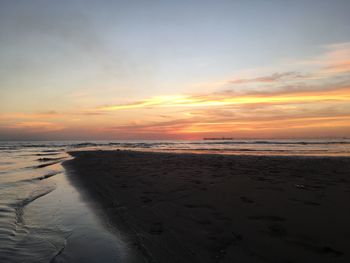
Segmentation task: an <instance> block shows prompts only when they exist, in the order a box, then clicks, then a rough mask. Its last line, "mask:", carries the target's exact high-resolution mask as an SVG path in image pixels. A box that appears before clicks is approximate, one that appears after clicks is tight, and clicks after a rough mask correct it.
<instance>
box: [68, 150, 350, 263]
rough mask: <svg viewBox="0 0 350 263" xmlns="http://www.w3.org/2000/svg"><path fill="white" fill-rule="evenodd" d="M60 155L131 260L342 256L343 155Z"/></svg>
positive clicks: (345, 240)
mask: <svg viewBox="0 0 350 263" xmlns="http://www.w3.org/2000/svg"><path fill="white" fill-rule="evenodd" d="M70 154H71V155H72V156H74V157H75V159H73V160H70V161H67V162H65V164H64V165H65V167H66V168H67V169H68V171H69V172H70V174H71V177H74V178H75V179H76V180H78V182H79V183H80V184H81V185H82V187H83V188H84V189H86V190H87V192H88V194H89V196H90V197H92V198H93V199H95V200H96V201H97V202H98V203H99V204H101V206H102V207H103V210H104V211H105V213H106V215H107V217H108V219H109V220H110V221H111V222H113V223H114V224H116V226H117V228H119V229H123V231H125V233H126V234H127V235H128V236H129V237H130V240H131V241H130V242H131V243H130V244H131V245H132V246H134V247H135V248H136V249H137V250H138V251H139V252H140V253H141V254H142V255H143V256H142V257H143V259H142V260H140V261H141V262H169V263H170V262H182V263H184V262H201V263H205V262H239V263H244V262H350V204H349V201H350V177H349V176H350V172H349V171H350V158H331V157H267V156H223V155H196V154H168V153H145V152H130V151H86V152H72V153H70Z"/></svg>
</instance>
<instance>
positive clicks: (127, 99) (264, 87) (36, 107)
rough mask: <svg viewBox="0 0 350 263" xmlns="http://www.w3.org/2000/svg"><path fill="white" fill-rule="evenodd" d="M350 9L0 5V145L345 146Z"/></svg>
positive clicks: (5, 0)
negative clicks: (322, 142)
mask: <svg viewBox="0 0 350 263" xmlns="http://www.w3.org/2000/svg"><path fill="white" fill-rule="evenodd" d="M349 11H350V1H348V0H343V1H340V0H334V1H329V0H327V1H323V0H318V1H314V0H302V1H279V0H275V1H274V0H259V1H254V0H251V1H243V0H242V1H234V0H231V1H229V0H227V1H226V0H211V1H206V0H197V1H195V0H177V1H171V0H140V1H133V0H128V1H117V0H115V1H107V0H106V1H101V0H99V1H97V0H96V1H89V0H84V1H82V0H81V1H74V0H70V1H66V0H61V1H53V0H52V1H50V0H42V1H37V0H31V1H27V0H22V1H21V0H17V1H12V0H2V1H0V140H78V139H81V140H93V139H94V140H96V139H106V140H111V139H202V138H203V137H235V138H339V137H349V135H350V26H349V25H350V16H349Z"/></svg>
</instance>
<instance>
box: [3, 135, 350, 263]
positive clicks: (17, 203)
mask: <svg viewBox="0 0 350 263" xmlns="http://www.w3.org/2000/svg"><path fill="white" fill-rule="evenodd" d="M87 149H89V150H91V149H93V150H98V149H101V150H109V149H110V150H115V149H125V150H136V151H161V152H180V153H184V152H188V153H208V154H213V153H214V154H237V155H242V154H244V155H278V156H280V155H286V156H290V155H293V156H308V157H313V156H350V140H349V139H333V140H301V139H298V140H201V141H146V140H144V141H6V142H5V141H4V142H0V262H126V261H127V258H128V243H127V241H126V240H125V238H124V237H123V235H122V233H119V232H118V230H116V229H114V228H112V227H111V226H110V225H109V224H108V222H105V221H104V220H101V218H100V216H98V214H99V211H98V207H97V206H95V204H94V203H93V201H91V200H89V199H88V198H86V197H85V196H84V194H83V191H82V190H81V189H79V187H78V186H77V185H76V184H75V183H74V180H72V178H71V176H70V175H69V174H67V172H66V171H65V170H64V168H63V167H62V165H61V163H62V162H63V161H64V160H68V159H69V158H71V157H70V156H69V154H68V153H67V152H69V151H79V150H87Z"/></svg>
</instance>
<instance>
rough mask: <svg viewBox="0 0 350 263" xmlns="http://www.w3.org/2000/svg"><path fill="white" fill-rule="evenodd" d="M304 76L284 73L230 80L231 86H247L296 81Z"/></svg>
mask: <svg viewBox="0 0 350 263" xmlns="http://www.w3.org/2000/svg"><path fill="white" fill-rule="evenodd" d="M302 77H303V75H302V74H300V73H297V72H282V73H273V74H271V75H267V76H260V77H254V78H239V79H233V80H229V81H228V83H230V84H246V83H265V84H266V83H273V82H277V81H281V80H296V79H300V78H302Z"/></svg>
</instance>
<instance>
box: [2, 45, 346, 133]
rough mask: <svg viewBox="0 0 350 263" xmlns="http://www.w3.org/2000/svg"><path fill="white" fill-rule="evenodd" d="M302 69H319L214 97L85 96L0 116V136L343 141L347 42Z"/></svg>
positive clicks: (260, 79) (223, 84)
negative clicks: (70, 102)
mask: <svg viewBox="0 0 350 263" xmlns="http://www.w3.org/2000/svg"><path fill="white" fill-rule="evenodd" d="M337 49H339V50H337ZM305 63H308V64H309V65H312V67H316V69H313V70H310V71H309V72H308V73H298V72H295V71H286V72H278V73H276V72H275V73H270V74H265V75H259V76H254V75H251V76H250V77H247V76H242V77H240V78H235V79H233V80H232V79H231V80H226V81H218V82H215V83H213V89H212V91H211V92H208V91H207V92H201V93H200V92H198V91H197V92H192V93H190V92H189V93H187V94H184V93H178V94H176V93H175V94H173V95H164V96H150V97H145V98H144V99H141V100H140V99H139V100H132V98H130V100H129V102H128V103H118V104H112V103H109V104H104V105H105V106H101V105H103V104H102V103H101V102H100V101H99V100H97V99H93V97H91V96H90V97H89V99H88V100H82V101H79V99H80V98H82V97H81V96H83V97H84V92H83V93H81V94H80V95H79V96H73V97H72V98H73V99H75V100H77V101H76V102H75V103H76V105H75V106H74V107H73V106H71V107H70V108H65V109H64V108H63V109H61V110H57V109H46V111H42V112H28V111H18V112H2V113H0V135H1V133H2V134H5V136H7V137H10V138H11V136H12V135H13V134H15V135H16V136H19V137H20V136H22V137H23V136H24V137H25V135H28V136H29V137H30V136H31V135H35V134H39V137H38V138H43V137H44V138H48V139H51V138H63V139H66V138H89V139H90V138H93V139H163V138H167V139H200V138H202V137H206V136H211V137H212V136H214V137H215V136H230V137H255V138H259V137H263V138H267V137H268V138H271V137H285V138H291V137H305V136H306V137H319V136H321V137H324V136H326V137H346V136H348V135H349V134H350V86H349V82H350V78H349V77H350V68H349V65H350V43H349V44H346V45H344V44H342V45H336V46H334V47H331V51H329V52H328V53H326V54H324V55H323V56H321V57H320V58H319V59H314V60H311V61H306V62H305V61H304V62H302V64H305ZM218 83H220V84H218ZM242 85H243V86H242ZM205 86H206V87H210V84H205ZM242 87H245V88H246V89H244V88H242ZM117 99H122V100H123V101H125V99H126V98H119V97H117V98H116V100H117Z"/></svg>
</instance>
